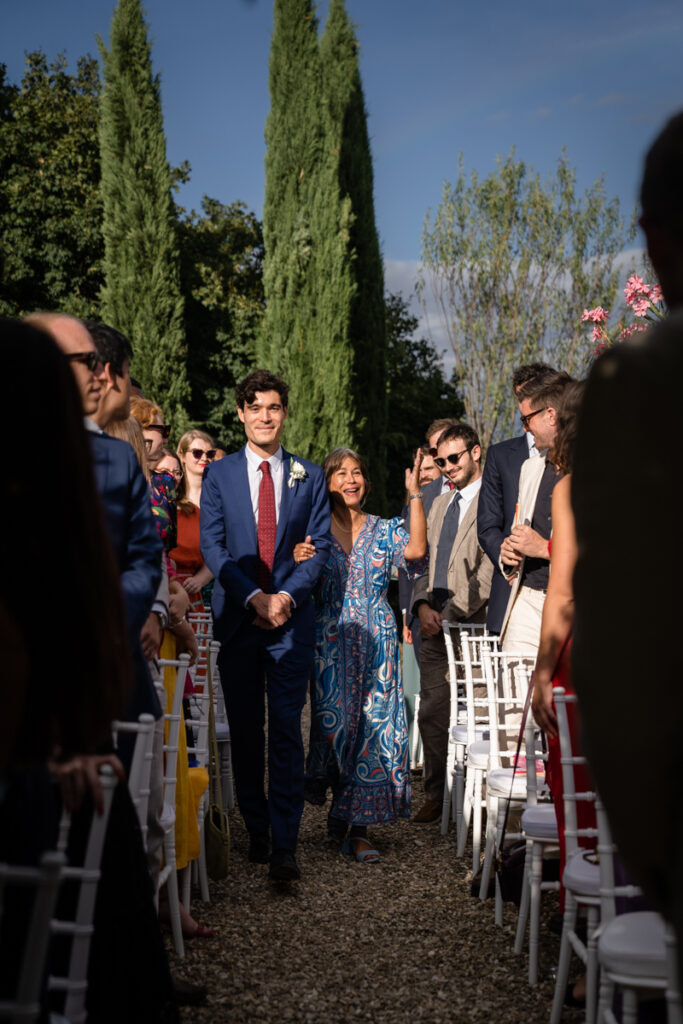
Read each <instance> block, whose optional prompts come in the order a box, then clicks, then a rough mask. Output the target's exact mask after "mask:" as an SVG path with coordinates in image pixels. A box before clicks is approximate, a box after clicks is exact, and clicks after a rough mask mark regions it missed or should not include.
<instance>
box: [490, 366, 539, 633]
mask: <svg viewBox="0 0 683 1024" xmlns="http://www.w3.org/2000/svg"><path fill="white" fill-rule="evenodd" d="M554 372H555V371H554V370H553V369H552V367H550V366H547V365H546V364H545V363H529V364H526V365H524V366H519V367H518V368H517V369H516V370H515V372H514V374H513V377H512V389H513V391H514V393H515V396H516V395H517V393H518V391H519V389H520V388H521V387H523V386H524V384H527V383H528V382H529V381H530V380H534V379H535V378H537V377H539V376H541V375H546V374H551V373H554ZM524 430H525V432H524V434H522V435H521V437H513V438H510V440H508V441H500V442H499V443H498V444H494V445H491V447H490V448H489V450H488V453H487V455H486V464H485V466H484V474H483V476H482V481H481V491H480V493H479V509H478V513H477V534H478V537H479V543H480V544H481V546H482V548H483V549H484V551H485V552H486V554H487V555H488V556H489V558H490V559H491V561H492V562H493V565H494V570H493V581H492V583H491V594H490V597H489V606H488V612H487V615H486V628H487V629H488V631H489V632H490V633H500V630H501V627H502V625H503V619H504V617H505V610H506V608H507V605H508V599H509V597H510V584H509V583H508V581H507V580H506V579H505V577H504V576H503V574H502V572H501V571H500V568H499V565H498V559H499V558H500V547H501V544H502V543H503V541H504V540H505V538H506V537H507V536H508V535H509V533H510V529H511V526H512V522H513V520H514V517H515V504H516V502H517V492H518V489H519V474H520V472H521V470H522V466H523V464H524V463H525V462H526V460H527V459H528V458H531V457H532V456H533V455H536V454H538V453H537V452H536V449H535V447H534V444H533V435H532V434H530V433H529V432H528V431H527V429H526V427H525V428H524Z"/></svg>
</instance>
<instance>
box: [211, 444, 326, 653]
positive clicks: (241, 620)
mask: <svg viewBox="0 0 683 1024" xmlns="http://www.w3.org/2000/svg"><path fill="white" fill-rule="evenodd" d="M291 460H292V456H291V455H290V454H289V452H286V451H284V449H283V463H284V464H283V473H284V475H283V485H282V499H281V503H280V512H279V516H278V525H277V536H276V539H275V558H274V562H273V574H272V577H273V588H272V589H273V593H277V592H278V591H281V590H286V591H287V593H288V594H290V595H291V597H292V598H293V600H294V603H295V604H296V608H295V609H294V610H293V612H292V617H291V619H289V621H288V622H287V624H286V625H285V627H284V628H285V629H293V630H294V631H295V635H296V636H297V638H298V639H301V640H302V641H303V642H307V643H311V644H312V643H313V642H314V634H315V620H314V612H313V604H312V601H311V600H310V598H311V593H312V591H313V587H314V586H315V584H316V582H317V580H318V577H319V576H320V573H321V572H322V570H323V566H324V565H325V563H326V562H327V559H328V556H329V551H330V544H331V539H330V503H329V496H328V493H327V485H326V483H325V476H324V474H323V471H322V469H321V468H320V466H316V465H315V463H313V462H308V461H306V460H305V459H300V458H298V457H296V461H297V462H299V463H301V465H302V466H303V467H304V469H305V471H306V477H305V479H304V480H298V481H296V482H295V483H294V485H293V487H289V485H288V479H289V473H290V463H291ZM200 529H201V550H202V557H203V559H204V561H205V563H206V564H207V565H208V567H209V569H211V572H212V573H213V574H214V576H215V577H216V582H215V584H214V588H213V600H212V609H213V615H214V632H215V636H216V639H217V640H221V641H222V642H224V641H225V640H228V639H229V638H230V637H231V636H233V635H234V634H235V633H236V632H237V631H238V630H239V629H240V628H241V627H243V626H245V625H247V624H249V623H251V622H252V621H253V619H254V612H253V609H251V608H245V606H244V602H245V601H246V599H247V597H248V596H249V594H251V593H252V592H253V591H254V590H255V589H256V588H257V587H258V585H259V584H258V582H257V579H258V541H257V536H256V523H255V522H254V512H253V509H252V506H251V496H250V493H249V479H248V476H247V457H246V454H245V450H244V448H241V449H240V451H238V452H235V453H234V454H233V455H227V456H226V457H225V458H224V459H221V460H220V461H219V462H215V463H213V464H212V465H210V466H209V467H208V468H207V470H206V472H205V474H204V482H203V485H202V506H201V519H200ZM308 535H310V536H311V538H312V542H313V544H315V548H316V553H315V556H314V557H313V558H311V559H309V560H308V561H307V562H302V563H301V564H300V565H296V564H295V562H294V559H293V557H292V551H293V550H294V545H295V544H297V543H299V542H300V541H303V540H305V539H306V537H307V536H308Z"/></svg>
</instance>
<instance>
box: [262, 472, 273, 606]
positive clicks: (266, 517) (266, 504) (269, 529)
mask: <svg viewBox="0 0 683 1024" xmlns="http://www.w3.org/2000/svg"><path fill="white" fill-rule="evenodd" d="M259 469H260V470H261V485H260V487H259V492H258V560H259V561H258V585H259V587H260V588H261V590H262V591H263V592H264V594H269V593H270V588H271V576H270V574H271V572H272V570H273V559H274V557H275V535H276V533H277V520H276V518H275V490H274V488H273V478H272V476H271V475H270V464H269V463H268V462H262V463H261V465H260V466H259Z"/></svg>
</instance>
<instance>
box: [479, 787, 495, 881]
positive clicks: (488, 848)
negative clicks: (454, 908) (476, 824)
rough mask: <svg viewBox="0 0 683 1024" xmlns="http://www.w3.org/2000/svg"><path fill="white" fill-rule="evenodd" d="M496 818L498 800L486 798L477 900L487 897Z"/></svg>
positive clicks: (493, 852)
mask: <svg viewBox="0 0 683 1024" xmlns="http://www.w3.org/2000/svg"><path fill="white" fill-rule="evenodd" d="M497 817H498V800H497V799H496V797H488V796H487V800H486V840H485V844H484V865H483V867H482V869H481V885H480V886H479V899H480V900H485V899H486V897H487V896H488V889H489V880H490V878H491V867H492V866H493V858H494V855H495V845H496V819H497Z"/></svg>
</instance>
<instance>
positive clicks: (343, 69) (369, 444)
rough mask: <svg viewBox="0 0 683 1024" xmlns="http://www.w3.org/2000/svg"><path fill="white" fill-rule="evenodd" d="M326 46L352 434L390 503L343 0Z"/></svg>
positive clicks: (372, 255) (369, 183)
mask: <svg viewBox="0 0 683 1024" xmlns="http://www.w3.org/2000/svg"><path fill="white" fill-rule="evenodd" d="M320 51H321V60H322V82H323V95H324V99H325V110H326V114H327V125H326V127H327V133H328V135H327V147H328V151H329V153H330V154H331V155H332V157H333V159H334V161H335V172H336V185H337V189H338V192H339V195H340V196H341V201H342V203H343V204H344V207H345V209H346V210H347V211H348V212H347V215H346V216H347V223H348V230H349V242H348V245H349V249H350V251H351V252H352V253H353V260H352V262H351V263H350V264H349V270H350V273H351V286H350V299H349V308H348V310H347V328H346V329H347V339H348V340H347V345H348V347H349V349H350V351H351V360H352V363H351V381H350V390H351V394H352V395H353V406H354V408H355V417H354V423H353V434H354V439H355V442H356V445H357V447H358V448H359V449H360V451H362V452H363V454H364V455H365V456H366V458H367V459H368V462H369V464H370V468H371V472H372V479H373V494H372V504H373V506H374V507H375V508H377V509H378V510H379V511H384V494H385V466H386V458H385V435H386V428H387V407H386V394H387V383H386V379H387V376H386V375H387V371H386V361H387V339H386V319H385V308H384V271H383V264H382V254H381V251H380V246H379V239H378V236H377V228H376V226H375V207H374V196H373V171H372V155H371V152H370V140H369V137H368V128H367V113H366V109H365V99H364V96H363V86H362V82H361V77H360V69H359V63H358V42H357V40H356V36H355V33H354V29H353V26H352V24H351V22H350V21H349V18H348V15H347V13H346V8H345V4H344V0H330V7H329V13H328V18H327V23H326V26H325V32H324V35H323V38H322V40H321V44H320ZM328 280H329V279H328ZM347 293H348V289H347Z"/></svg>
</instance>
